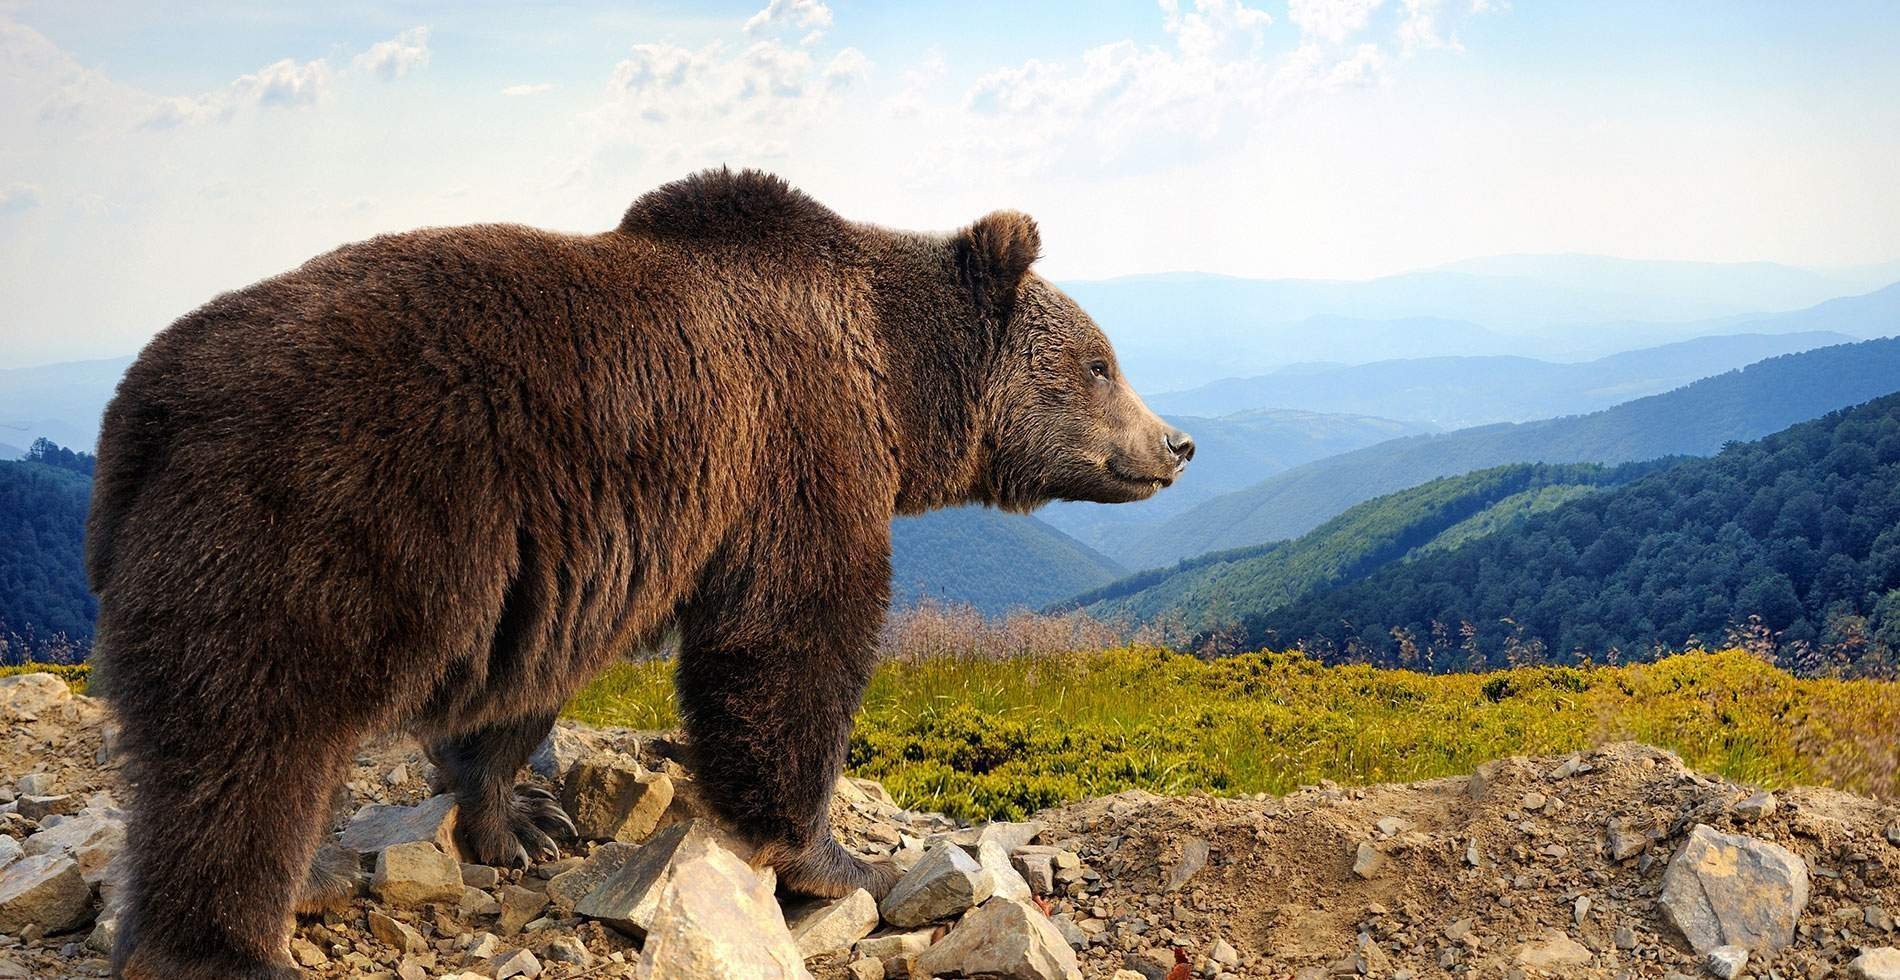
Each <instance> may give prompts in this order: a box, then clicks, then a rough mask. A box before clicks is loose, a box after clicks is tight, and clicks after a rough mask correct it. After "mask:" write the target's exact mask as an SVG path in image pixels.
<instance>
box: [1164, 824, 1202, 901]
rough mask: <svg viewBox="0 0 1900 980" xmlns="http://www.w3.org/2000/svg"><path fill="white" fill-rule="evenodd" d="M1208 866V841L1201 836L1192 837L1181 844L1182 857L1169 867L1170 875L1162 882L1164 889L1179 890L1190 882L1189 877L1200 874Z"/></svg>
mask: <svg viewBox="0 0 1900 980" xmlns="http://www.w3.org/2000/svg"><path fill="white" fill-rule="evenodd" d="M1206 866H1207V842H1206V841H1204V840H1202V839H1200V838H1199V837H1190V838H1188V839H1187V843H1185V844H1183V845H1181V857H1180V858H1179V859H1178V860H1176V861H1175V862H1174V866H1173V867H1170V868H1169V869H1168V877H1167V879H1166V880H1165V881H1163V882H1162V890H1163V891H1171V892H1178V891H1180V890H1181V888H1182V886H1184V885H1186V884H1187V883H1188V879H1190V878H1193V877H1194V876H1195V875H1197V874H1199V873H1200V871H1201V869H1202V868H1204V867H1206Z"/></svg>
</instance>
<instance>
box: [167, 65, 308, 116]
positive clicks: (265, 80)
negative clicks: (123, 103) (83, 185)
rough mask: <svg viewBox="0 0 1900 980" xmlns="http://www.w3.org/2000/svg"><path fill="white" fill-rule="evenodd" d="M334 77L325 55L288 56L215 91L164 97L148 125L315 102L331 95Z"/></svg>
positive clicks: (292, 106) (306, 104)
mask: <svg viewBox="0 0 1900 980" xmlns="http://www.w3.org/2000/svg"><path fill="white" fill-rule="evenodd" d="M334 77H335V76H334V75H333V74H332V72H331V71H330V65H329V63H328V62H326V61H324V60H323V59H322V58H318V59H316V60H315V61H298V60H296V59H295V58H285V59H283V60H281V61H276V62H273V63H271V64H269V65H265V66H264V67H263V68H260V69H258V70H257V71H255V72H252V73H251V74H249V75H242V76H239V77H238V79H237V80H235V81H233V82H231V84H229V85H226V86H225V87H224V88H222V89H218V90H216V91H213V92H207V93H205V94H203V95H196V96H171V97H168V98H161V99H159V100H158V102H157V105H156V107H155V108H153V110H152V111H151V113H150V114H149V115H147V116H146V119H145V124H146V125H147V126H148V127H151V128H155V129H164V128H168V127H171V126H177V125H182V124H187V123H204V122H228V121H230V120H231V119H233V118H235V117H236V116H237V115H238V114H239V113H240V112H243V111H245V110H249V109H257V108H295V107H298V106H310V105H315V104H317V103H318V102H319V101H321V100H322V99H323V98H324V97H325V96H326V95H327V93H328V91H329V89H330V86H331V83H332V81H333V80H334Z"/></svg>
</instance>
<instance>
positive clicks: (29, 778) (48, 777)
mask: <svg viewBox="0 0 1900 980" xmlns="http://www.w3.org/2000/svg"><path fill="white" fill-rule="evenodd" d="M13 785H14V788H15V789H17V790H19V793H20V795H21V796H52V795H53V788H54V787H55V786H56V785H58V780H56V779H54V778H53V774H52V773H50V772H29V773H27V774H26V775H24V776H21V777H20V778H19V779H18V780H17V781H15V782H14V784H13Z"/></svg>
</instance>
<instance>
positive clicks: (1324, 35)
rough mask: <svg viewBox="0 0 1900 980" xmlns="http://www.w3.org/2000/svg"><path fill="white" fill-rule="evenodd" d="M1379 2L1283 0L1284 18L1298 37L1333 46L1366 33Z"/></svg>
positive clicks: (1360, 0)
mask: <svg viewBox="0 0 1900 980" xmlns="http://www.w3.org/2000/svg"><path fill="white" fill-rule="evenodd" d="M1380 2H1381V0H1287V5H1286V18H1287V20H1290V21H1292V22H1293V25H1294V26H1295V27H1298V28H1299V29H1300V33H1301V34H1303V35H1306V36H1309V37H1316V38H1319V39H1321V40H1323V41H1328V42H1331V43H1333V44H1343V43H1345V41H1346V39H1347V38H1349V37H1351V36H1353V35H1354V34H1357V33H1359V32H1360V31H1363V30H1365V29H1366V25H1367V24H1368V23H1371V21H1372V12H1373V11H1374V10H1377V9H1378V8H1379V4H1380Z"/></svg>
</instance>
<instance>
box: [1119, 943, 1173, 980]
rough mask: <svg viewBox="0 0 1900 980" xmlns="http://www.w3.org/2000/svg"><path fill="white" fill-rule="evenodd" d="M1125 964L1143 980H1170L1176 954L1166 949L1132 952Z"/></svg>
mask: <svg viewBox="0 0 1900 980" xmlns="http://www.w3.org/2000/svg"><path fill="white" fill-rule="evenodd" d="M1123 962H1125V963H1127V967H1126V968H1127V969H1130V970H1133V971H1134V972H1135V973H1137V974H1139V975H1140V976H1141V978H1142V980H1168V974H1169V972H1171V971H1172V970H1173V969H1174V965H1175V964H1174V953H1173V952H1171V951H1169V950H1165V949H1142V950H1131V951H1129V953H1128V956H1127V957H1126V958H1125V959H1124V961H1123Z"/></svg>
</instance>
